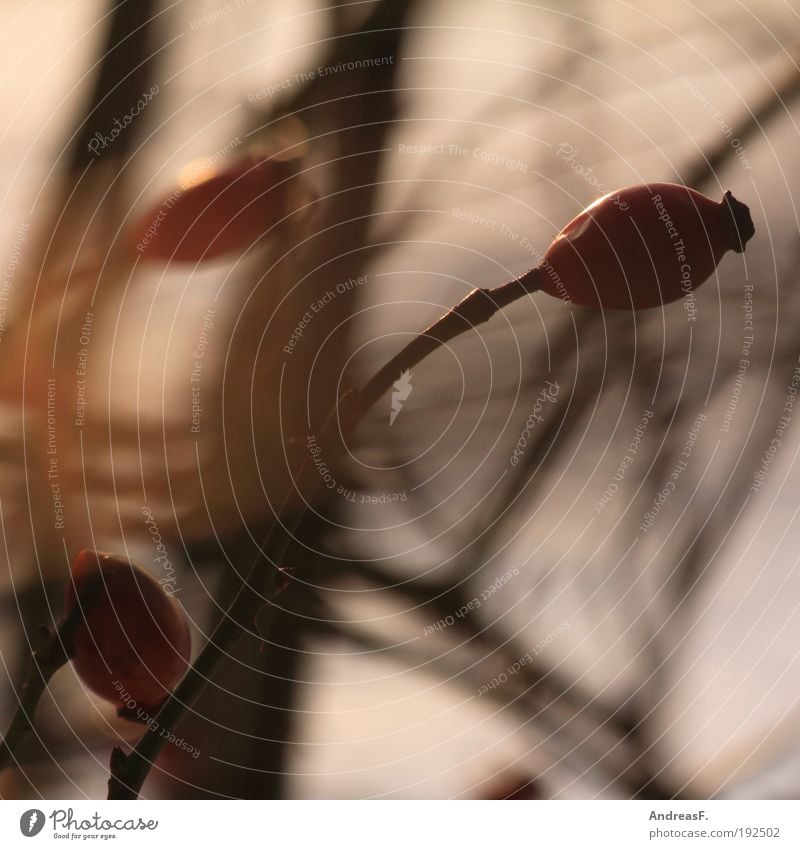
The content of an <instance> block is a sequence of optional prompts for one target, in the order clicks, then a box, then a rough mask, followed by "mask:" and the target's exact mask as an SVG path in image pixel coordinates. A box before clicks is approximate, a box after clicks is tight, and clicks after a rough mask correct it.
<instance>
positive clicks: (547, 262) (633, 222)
mask: <svg viewBox="0 0 800 849" xmlns="http://www.w3.org/2000/svg"><path fill="white" fill-rule="evenodd" d="M753 233H754V228H753V223H752V220H751V218H750V213H749V210H748V209H747V207H746V206H745V205H744V204H742V203H740V202H739V201H737V200H736V199H735V198H734V197H733V196H732V195H731V193H730V192H727V193H726V194H725V197H724V198H723V200H722V201H721V202H720V203H717V202H715V201H713V200H711V199H710V198H707V197H706V196H705V195H702V194H700V193H699V192H696V191H694V189H690V188H687V187H686V186H680V185H676V184H674V183H651V184H649V185H638V186H630V187H628V188H625V189H621V190H619V191H617V192H613V193H611V194H608V195H605V196H604V197H602V198H600V199H599V200H597V201H595V202H594V203H593V204H592V205H591V206H589V207H587V208H586V209H585V210H584V211H583V212H581V213H580V215H578V216H576V217H575V218H573V219H572V221H570V222H569V224H567V226H566V227H564V229H563V230H562V231H561V232H560V233H559V234H558V235H557V236H556V238H555V239H554V241H553V243H552V244H551V245H550V247H549V248H548V249H547V251H546V253H545V255H544V260H543V263H542V267H543V271H544V272H545V273H544V274H543V275H542V278H543V279H542V287H541V288H542V290H543V291H545V292H547V293H548V294H550V295H553V296H555V297H559V298H563V299H564V300H567V301H570V302H572V303H574V304H578V305H580V306H587V307H595V308H601V309H615V310H631V309H635V310H640V309H649V308H651V307H658V306H661V305H662V304H668V303H670V302H672V301H676V300H678V299H680V298H682V297H684V296H685V295H687V294H689V293H690V292H692V291H693V290H694V289H696V288H697V287H698V286H699V285H700V284H701V283H703V282H704V281H705V280H707V279H708V278H709V277H710V276H711V274H712V273H713V272H714V269H715V268H716V267H717V264H718V263H719V261H720V259H721V258H722V256H723V254H725V253H726V252H727V251H729V250H733V251H736V252H737V253H741V252H743V251H744V246H745V244H746V243H747V241H748V239H750V238H751V236H752V235H753Z"/></svg>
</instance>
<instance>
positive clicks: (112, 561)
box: [64, 549, 191, 715]
mask: <svg viewBox="0 0 800 849" xmlns="http://www.w3.org/2000/svg"><path fill="white" fill-rule="evenodd" d="M98 573H99V574H100V578H101V586H100V587H99V590H98V595H97V598H96V600H95V601H94V603H93V604H92V606H91V608H90V609H89V610H88V611H87V612H86V613H85V615H84V617H83V619H82V621H81V623H80V625H79V626H78V628H77V631H76V633H75V639H74V644H73V648H72V658H71V660H72V663H73V666H74V667H75V671H76V672H77V674H78V676H79V677H80V679H81V680H82V681H83V683H84V684H85V685H86V686H87V687H88V688H89V689H90V690H92V691H93V692H94V693H97V695H99V696H102V697H103V698H105V699H108V700H109V701H111V702H113V703H115V704H116V705H117V706H118V707H120V708H124V707H127V708H129V709H130V708H131V707H133V709H134V710H135V709H136V708H141V709H142V710H144V711H146V712H147V713H149V714H151V715H154V714H155V713H156V712H157V710H158V708H159V706H160V705H161V703H162V702H163V701H164V699H165V698H166V697H167V695H168V694H169V692H170V691H171V690H172V689H173V688H174V687H175V685H176V684H177V683H178V681H179V680H180V679H181V678H182V677H183V674H184V672H185V671H186V668H187V665H188V661H189V657H190V648H191V646H190V637H189V628H188V625H187V622H186V618H185V616H184V615H183V612H182V611H181V609H180V607H179V605H178V603H177V602H176V601H175V599H174V598H172V596H170V595H168V594H167V592H166V591H165V590H164V588H163V587H162V586H161V585H160V584H159V583H158V581H156V579H155V578H154V577H152V576H151V575H149V574H148V573H147V572H145V571H144V570H143V569H141V568H139V567H138V566H136V565H134V564H133V563H131V562H130V561H129V560H127V559H125V558H123V557H119V556H116V555H113V554H103V553H99V552H96V551H89V550H87V549H84V550H83V551H81V552H80V553H79V554H78V556H77V557H76V558H75V560H74V561H73V563H72V581H71V582H70V584H69V585H68V587H67V591H66V594H65V600H64V615H65V616H68V615H69V614H70V613H71V612H72V611H73V609H74V608H75V606H76V599H77V594H80V592H81V589H82V587H83V586H84V585H85V583H86V582H87V580H88V579H89V578H90V577H92V576H96V575H97V574H98Z"/></svg>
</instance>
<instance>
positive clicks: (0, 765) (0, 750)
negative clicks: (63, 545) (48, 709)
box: [0, 573, 103, 772]
mask: <svg viewBox="0 0 800 849" xmlns="http://www.w3.org/2000/svg"><path fill="white" fill-rule="evenodd" d="M102 584H103V580H102V575H101V574H100V573H97V574H96V575H91V576H90V577H89V578H88V579H87V581H86V583H85V585H84V586H83V588H82V589H81V592H80V594H79V595H78V600H77V603H76V604H75V606H74V607H73V609H72V610H71V611H70V613H69V615H68V616H67V617H66V618H65V619H64V620H63V622H62V623H61V625H60V626H59V627H58V630H57V631H55V632H51V631H50V630H49V629H47V628H45V627H43V628H42V630H41V632H40V633H41V636H42V638H43V644H42V646H41V647H40V648H39V649H37V650H36V651H34V652H33V654H32V655H31V665H30V669H29V671H28V676H27V678H26V680H25V682H24V683H23V685H22V687H21V690H20V695H19V700H18V703H17V710H16V712H15V713H14V717H13V718H12V720H11V725H10V726H9V729H8V732H7V733H6V735H5V737H4V738H3V741H2V743H0V772H2V770H4V769H5V768H6V767H10V766H13V765H15V764H17V763H18V761H17V757H16V752H18V751H19V749H20V748H21V746H22V745H23V743H24V742H25V740H26V739H27V737H28V735H29V734H30V732H31V731H32V730H33V717H34V714H35V713H36V706H37V705H38V704H39V699H41V697H42V695H43V694H44V691H45V690H46V689H47V685H48V683H49V681H50V679H51V678H52V677H53V675H55V673H56V672H58V670H59V669H61V667H62V666H64V665H66V664H67V663H68V662H69V660H70V658H71V657H72V653H73V650H74V645H75V637H76V636H77V633H78V629H79V628H80V626H81V624H82V623H83V621H84V619H85V617H86V614H87V613H88V612H89V611H90V610H91V609H92V607H93V606H94V604H95V602H96V601H97V598H98V596H99V594H100V588H101V586H102Z"/></svg>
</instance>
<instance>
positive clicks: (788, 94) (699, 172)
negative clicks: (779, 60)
mask: <svg viewBox="0 0 800 849" xmlns="http://www.w3.org/2000/svg"><path fill="white" fill-rule="evenodd" d="M798 62H800V47H798V46H795V47H794V49H792V50H790V51H789V58H788V60H787V62H786V67H785V68H784V69H783V70H782V71H781V72H780V73H779V74H778V75H777V76H776V78H775V79H774V80H773V81H767V84H766V86H765V89H766V90H765V91H764V93H763V95H762V96H761V98H760V99H759V100H757V101H756V102H755V103H754V104H753V106H752V107H751V108H749V109H747V110H746V111H745V112H744V113H743V114H742V115H741V116H740V117H739V118H738V120H734V121H732V122H731V126H732V127H733V128H734V134H733V138H735V139H738V140H739V141H740V142H741V144H742V145H743V144H744V143H745V142H746V141H748V140H749V139H751V138H752V137H753V136H755V135H757V134H758V133H760V132H764V126H763V125H764V123H766V122H767V121H770V120H772V118H774V117H776V116H777V115H779V114H781V112H785V113H786V114H787V115H790V114H791V113H790V112H789V104H790V103H791V102H792V101H793V100H794V99H795V98H796V97H797V96H798V95H800V69H798ZM740 147H741V145H740ZM737 149H738V148H734V147H732V146H731V139H730V138H729V137H728V136H726V135H725V134H724V133H720V134H719V140H718V141H717V143H716V144H715V145H713V146H710V147H708V148H706V149H705V150H704V151H702V152H701V154H700V157H699V158H698V160H697V162H696V163H695V164H693V165H692V166H691V167H689V168H687V169H682V170H683V182H684V183H685V184H686V185H687V186H692V187H693V188H701V187H702V186H703V185H704V184H705V183H707V182H708V181H709V180H710V179H712V178H713V177H714V176H715V173H716V171H717V169H719V168H720V167H721V166H722V165H723V164H724V163H725V161H726V160H728V159H730V158H731V157H733V156H734V155H735V154H736V150H737Z"/></svg>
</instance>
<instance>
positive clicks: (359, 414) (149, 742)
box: [108, 268, 543, 799]
mask: <svg viewBox="0 0 800 849" xmlns="http://www.w3.org/2000/svg"><path fill="white" fill-rule="evenodd" d="M542 273H543V272H542V271H541V270H540V269H539V268H534V269H532V270H531V271H529V272H528V273H527V274H525V275H523V276H522V277H520V278H518V279H517V280H512V281H510V282H508V283H504V284H502V285H500V286H498V287H496V288H494V289H475V290H473V291H472V292H471V293H470V294H469V295H467V297H466V298H464V300H462V301H461V302H460V303H458V304H457V305H456V306H455V307H453V309H451V310H450V311H449V312H447V313H446V314H445V315H443V316H442V317H441V318H440V319H439V320H438V321H436V322H434V323H433V324H432V325H431V326H430V327H429V328H428V329H427V330H425V331H424V332H423V333H422V334H420V335H419V336H417V337H415V338H414V339H413V340H412V341H411V342H410V343H409V344H408V345H407V346H406V347H405V348H403V350H402V351H400V353H398V354H397V355H396V356H395V357H393V358H392V359H391V360H390V361H389V362H388V363H387V364H386V365H385V366H384V367H383V368H381V369H380V370H379V371H378V372H377V373H376V374H375V376H374V377H373V378H372V379H371V380H369V381H368V382H367V383H366V384H365V386H364V387H363V389H362V390H360V391H359V392H358V393H357V394H356V396H355V399H354V400H352V402H351V403H345V404H343V405H341V406H340V405H337V406H336V407H335V408H334V410H332V412H331V414H330V416H329V417H328V421H327V422H326V424H325V427H324V429H323V433H322V434H321V438H323V437H324V436H325V435H329V434H330V433H331V432H332V431H333V430H334V429H336V428H338V427H339V426H340V423H341V422H344V432H345V433H346V434H350V433H351V432H352V431H353V430H354V429H355V428H356V427H357V426H358V424H359V422H360V421H361V420H362V419H363V418H364V416H365V415H366V413H367V412H368V411H369V409H370V407H371V406H372V405H373V404H374V403H375V402H376V401H377V400H378V399H380V397H381V396H382V395H383V394H384V393H385V392H387V391H388V390H389V389H391V387H392V383H393V382H394V381H395V380H396V374H397V373H398V372H399V371H403V370H405V369H409V368H412V367H413V366H415V365H416V364H417V363H419V362H421V361H422V360H423V359H424V358H425V357H427V356H428V355H429V354H431V353H433V351H435V350H436V349H437V348H439V347H440V346H441V345H444V344H445V343H447V342H449V341H451V340H452V339H455V338H456V337H457V336H459V335H460V334H462V333H464V332H465V331H467V330H469V329H471V328H473V327H475V326H477V325H479V324H482V323H483V322H485V321H488V320H489V319H490V318H491V317H492V316H493V315H494V314H495V313H496V312H497V311H498V310H499V309H501V308H502V307H505V306H508V305H509V304H511V303H513V302H514V301H516V300H518V299H519V298H521V297H522V296H523V295H528V294H531V293H533V292H535V291H537V290H538V289H539V281H540V279H541V274H542ZM343 400H344V399H343ZM340 414H342V415H340ZM320 481H321V479H320V477H319V475H317V474H316V469H315V467H314V463H313V461H312V459H311V456H310V455H306V456H305V458H304V459H303V462H302V464H301V466H300V469H299V471H298V474H297V479H296V487H297V488H298V489H299V490H300V491H301V492H303V493H310V496H311V498H313V495H314V494H315V492H316V491H317V489H318V488H319V486H320ZM292 495H293V493H287V496H286V499H285V501H284V504H283V505H282V507H281V509H280V510H279V511H278V514H277V515H278V516H281V514H282V512H283V509H284V508H285V505H286V504H288V503H289V502H290V500H291V497H292ZM309 500H310V499H309ZM304 515H305V511H303V512H300V513H299V514H298V515H297V516H296V518H295V520H294V522H293V523H291V524H283V523H282V521H278V522H276V523H275V524H274V525H273V527H272V530H271V532H270V534H269V536H268V538H267V540H265V543H264V545H263V546H262V547H261V550H260V552H259V554H258V555H257V556H256V558H255V560H254V561H253V564H252V565H251V567H250V569H249V571H248V572H247V575H246V578H245V580H244V582H243V583H242V586H241V587H240V589H239V591H238V592H237V594H236V597H235V598H234V600H233V602H232V603H231V605H230V607H229V608H228V610H227V612H226V615H225V616H224V617H223V619H222V621H221V622H220V623H219V624H218V625H217V627H216V628H215V630H214V631H213V633H212V634H211V637H210V638H209V641H208V643H207V644H206V646H205V648H204V649H203V651H202V652H201V653H200V656H199V657H198V658H197V660H196V661H195V663H194V665H193V666H192V667H191V668H190V669H189V671H188V672H187V674H186V676H185V677H184V679H183V681H181V683H180V684H179V685H178V687H177V689H176V690H175V691H174V692H173V693H172V694H171V695H170V696H169V697H168V698H167V700H166V701H165V702H164V704H163V706H162V707H161V710H160V711H159V713H158V715H157V716H156V719H155V722H154V723H153V724H152V726H151V727H149V728H148V730H147V731H146V732H145V734H144V735H143V736H142V738H141V739H140V740H139V743H138V744H137V745H136V747H135V749H134V750H133V751H132V752H131V753H130V754H129V755H125V754H124V753H123V752H122V750H121V749H119V748H115V749H114V751H113V753H112V757H111V765H110V769H111V778H110V780H109V783H108V788H109V798H110V799H135V798H136V797H137V796H138V795H139V793H140V791H141V789H142V785H143V784H144V781H145V779H146V778H147V774H148V772H149V771H150V768H151V766H152V764H153V761H154V760H155V758H156V757H157V756H158V754H159V752H160V751H161V750H162V749H163V747H164V744H165V735H163V734H162V730H163V729H167V730H170V731H172V730H174V728H175V726H176V725H177V723H178V722H180V720H181V719H182V718H183V715H184V713H185V712H186V711H187V710H188V709H189V707H190V706H191V704H192V703H193V702H194V700H195V699H196V698H197V696H198V695H199V694H200V692H201V691H202V689H203V688H204V687H205V685H206V683H207V681H208V679H209V677H210V676H211V674H213V672H214V671H215V669H216V668H217V666H218V665H219V663H220V661H221V660H222V659H223V657H224V656H225V655H226V654H227V653H228V651H229V649H230V648H231V647H232V646H233V645H234V644H235V643H236V641H237V640H238V639H239V637H241V635H242V634H243V633H244V630H245V628H246V627H249V626H250V625H251V623H252V622H253V620H254V619H255V617H256V615H257V614H258V612H259V610H261V608H262V607H263V606H264V604H266V603H267V602H268V601H271V600H272V599H274V598H276V597H277V596H278V594H279V593H280V592H281V590H282V589H283V585H282V584H281V582H280V581H278V580H276V578H277V576H278V575H280V566H281V564H282V563H283V562H284V559H285V557H286V553H287V551H288V549H289V546H290V545H291V543H292V540H293V539H294V536H295V533H296V531H297V529H298V527H299V525H300V523H301V521H302V519H303V517H304Z"/></svg>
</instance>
